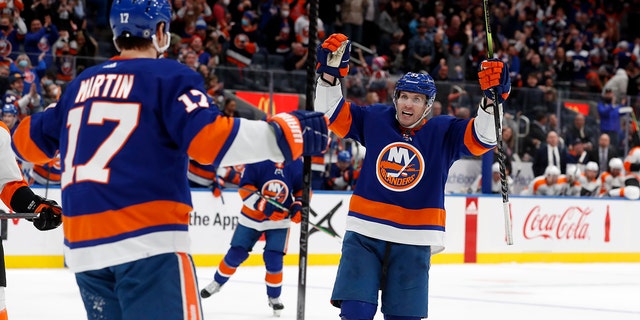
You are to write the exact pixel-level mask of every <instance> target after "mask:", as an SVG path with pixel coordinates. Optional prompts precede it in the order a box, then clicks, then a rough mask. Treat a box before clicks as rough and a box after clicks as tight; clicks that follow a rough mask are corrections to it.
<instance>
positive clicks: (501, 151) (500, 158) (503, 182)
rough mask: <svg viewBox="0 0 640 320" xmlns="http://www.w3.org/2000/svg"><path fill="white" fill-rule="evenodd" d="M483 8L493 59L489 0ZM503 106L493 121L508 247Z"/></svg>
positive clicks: (510, 237) (510, 238) (509, 229)
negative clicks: (502, 130) (501, 116)
mask: <svg viewBox="0 0 640 320" xmlns="http://www.w3.org/2000/svg"><path fill="white" fill-rule="evenodd" d="M482 8H483V9H484V22H485V29H486V37H487V59H489V58H492V57H493V39H492V37H491V23H490V20H489V0H483V1H482ZM491 93H492V94H493V97H494V98H497V96H496V92H495V90H494V89H491ZM501 108H502V104H498V108H494V111H493V119H494V124H495V128H496V141H497V145H496V147H497V148H498V166H499V167H500V184H501V185H502V209H503V211H504V229H505V235H506V239H507V245H512V244H513V230H512V228H513V227H512V225H511V208H510V206H509V186H508V185H507V173H506V169H505V165H504V161H505V154H506V153H505V151H504V146H503V144H502V132H501V127H502V126H501V125H500V122H501V120H500V112H499V109H501Z"/></svg>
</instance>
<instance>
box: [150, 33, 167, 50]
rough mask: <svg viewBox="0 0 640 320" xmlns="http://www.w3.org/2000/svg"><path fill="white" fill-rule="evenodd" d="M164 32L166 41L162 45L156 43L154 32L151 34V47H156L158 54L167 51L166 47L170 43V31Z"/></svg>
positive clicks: (156, 38)
mask: <svg viewBox="0 0 640 320" xmlns="http://www.w3.org/2000/svg"><path fill="white" fill-rule="evenodd" d="M164 34H165V35H167V43H165V45H164V46H162V47H160V45H158V37H156V35H155V34H154V35H152V36H151V42H153V47H154V48H156V50H158V53H159V54H162V53H164V52H165V51H167V49H168V48H169V46H170V45H171V33H169V32H165V33H164Z"/></svg>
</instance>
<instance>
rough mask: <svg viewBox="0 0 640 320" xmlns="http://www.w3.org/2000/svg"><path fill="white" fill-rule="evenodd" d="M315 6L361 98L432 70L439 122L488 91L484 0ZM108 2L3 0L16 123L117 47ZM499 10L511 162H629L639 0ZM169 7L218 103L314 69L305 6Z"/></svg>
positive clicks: (265, 2)
mask: <svg viewBox="0 0 640 320" xmlns="http://www.w3.org/2000/svg"><path fill="white" fill-rule="evenodd" d="M317 2H318V20H317V27H316V29H317V38H318V41H322V39H324V38H325V37H326V36H328V35H330V34H332V33H334V32H342V33H344V34H346V35H347V36H349V37H350V39H351V40H352V41H353V42H354V45H353V49H352V51H353V54H352V59H351V60H352V64H351V69H350V75H349V76H348V77H347V78H345V80H344V86H345V88H346V91H347V95H346V96H347V97H348V98H349V99H352V100H353V101H354V102H356V103H359V104H363V105H367V104H373V103H378V102H383V103H384V102H390V101H391V98H392V92H393V85H394V83H395V81H394V77H396V78H397V77H398V76H399V75H401V74H403V73H404V72H408V71H413V72H428V73H429V74H431V75H432V76H433V78H434V79H435V80H436V84H437V85H438V96H437V97H436V102H435V103H434V116H435V115H438V114H450V115H454V116H457V117H471V116H473V113H474V109H475V104H476V103H477V100H478V99H479V97H480V91H479V90H477V88H476V89H474V88H473V87H472V86H470V85H469V83H473V82H475V78H476V77H477V76H476V70H477V68H478V65H477V64H478V62H479V61H481V60H482V59H484V57H485V55H486V38H485V20H484V12H483V8H482V2H481V1H477V0H466V1H441V0H438V1H434V0H320V1H317ZM110 3H111V1H106V2H104V1H97V0H6V1H0V14H1V16H0V91H1V92H0V93H1V94H2V95H3V100H4V101H3V104H12V105H14V106H16V109H17V119H18V120H19V119H20V118H22V117H24V116H26V115H28V114H31V113H34V112H38V111H41V110H43V109H44V108H45V107H46V106H47V105H49V104H51V103H54V102H56V101H57V98H58V97H59V95H60V93H61V92H62V91H63V90H64V86H65V84H66V83H67V82H68V81H69V80H71V79H72V78H73V77H74V76H75V75H77V74H78V73H80V72H82V70H84V69H85V68H87V67H90V66H91V65H94V64H96V63H98V62H99V61H100V60H105V59H108V58H109V57H110V56H111V55H113V54H115V52H116V51H115V50H114V48H113V45H112V44H111V43H110V38H108V36H105V35H108V34H109V33H110V32H108V31H109V30H108V26H107V23H106V17H107V16H108V15H107V11H108V7H109V5H110ZM490 5H491V7H490V16H491V17H492V21H491V26H492V30H493V39H494V42H495V43H494V48H495V49H494V51H495V53H494V56H495V57H497V58H500V59H502V60H503V61H505V62H506V63H507V64H508V65H509V67H510V72H511V78H512V81H513V84H512V86H513V92H512V98H511V99H509V100H508V101H507V102H506V104H505V106H504V107H505V110H506V112H507V113H506V115H505V123H504V126H503V140H504V141H505V146H506V151H507V156H508V157H507V162H508V163H507V165H508V167H509V169H510V163H511V162H513V161H529V162H532V163H533V167H534V171H535V173H536V175H542V174H543V172H544V171H545V170H546V168H547V164H548V163H549V161H550V160H551V161H552V159H553V156H557V157H558V158H559V159H560V160H559V161H560V162H559V164H558V169H559V170H560V172H561V174H567V171H566V164H571V163H580V164H583V165H586V164H587V163H588V162H589V161H593V162H595V163H596V164H598V165H599V170H600V171H601V172H604V171H606V170H607V165H608V161H609V160H610V159H611V158H620V159H623V158H624V157H625V156H626V154H624V153H625V151H626V150H630V149H632V148H633V147H635V146H638V145H640V135H639V134H638V130H637V122H636V121H635V120H631V119H632V118H633V116H635V112H634V110H635V109H637V107H638V105H637V104H638V99H637V97H638V93H639V90H638V89H639V88H638V87H639V84H640V80H639V75H640V33H638V32H637V30H640V19H638V18H639V17H640V6H639V5H638V1H637V0H635V1H623V0H607V1H603V0H591V1H583V0H573V1H560V0H506V1H501V0H497V1H491V4H490ZM172 10H173V15H172V19H173V20H172V23H171V29H170V31H171V33H172V39H171V46H170V48H169V50H168V51H167V52H166V53H165V58H168V59H177V60H179V61H180V62H182V63H184V64H185V65H187V66H189V67H191V68H192V69H193V70H195V71H197V72H199V73H200V74H201V75H202V76H203V78H204V79H205V86H206V88H207V90H208V91H207V93H208V94H209V95H210V96H211V97H212V98H214V101H215V102H216V103H217V104H218V105H219V106H220V108H221V109H222V108H223V107H224V106H225V105H226V102H225V98H224V92H225V91H224V90H225V89H227V90H228V89H238V90H243V89H248V90H260V91H268V90H270V88H269V86H268V83H266V82H260V81H256V79H257V78H258V76H257V73H255V71H256V70H263V69H268V70H276V71H278V72H287V73H288V75H290V76H293V75H296V74H297V75H301V74H302V75H304V72H305V68H306V60H307V48H308V47H309V45H315V44H310V43H309V26H310V21H309V6H308V3H307V1H305V0H173V1H172ZM276 78H278V79H279V80H280V81H285V80H286V79H287V78H288V77H287V76H284V77H276ZM279 84H281V83H280V82H279ZM304 85H305V81H289V83H286V84H282V85H278V86H276V87H275V89H276V90H280V91H283V92H297V93H303V92H304V90H303V88H304ZM562 92H568V93H570V94H571V95H576V94H580V93H583V94H584V95H583V97H585V98H586V99H591V100H592V102H593V103H594V104H597V111H596V112H593V113H588V112H584V110H581V112H569V113H560V112H559V111H558V110H559V107H558V104H557V101H558V99H559V96H560V95H561V93H562ZM593 97H597V99H593ZM594 100H597V101H594ZM624 106H631V107H632V108H631V112H629V109H628V108H624ZM228 108H233V106H230V107H228ZM230 114H231V115H233V114H234V112H233V111H230ZM235 114H237V112H235ZM560 115H562V117H561V118H562V122H560V120H559V119H558V116H560ZM9 117H10V115H9ZM521 117H526V118H527V119H529V120H530V124H529V126H528V129H529V130H528V131H529V133H528V135H526V137H521V136H519V134H518V133H519V132H520V131H521V124H520V122H519V119H521ZM3 118H4V113H3ZM605 145H606V146H605ZM602 148H606V150H607V153H608V154H607V159H606V160H605V159H603V158H602V157H601V156H600V153H599V152H600V151H599V150H602ZM549 150H553V151H552V152H550V151H549ZM556 150H557V151H556ZM340 151H344V150H341V149H339V148H336V149H335V152H334V153H335V154H334V155H333V157H330V158H332V159H334V160H330V163H327V164H326V165H325V169H326V172H327V173H328V172H329V171H328V170H329V167H330V165H331V164H332V163H334V162H337V161H336V160H335V159H338V158H339V157H338V154H339V153H340ZM351 156H352V159H353V161H352V162H353V163H352V165H355V166H356V167H357V163H355V162H356V160H357V159H356V157H355V155H354V154H351ZM327 173H325V175H327ZM329 184H330V183H329ZM351 184H353V182H350V186H349V187H352V186H351ZM323 185H325V186H326V185H327V184H326V183H325V182H323ZM335 185H336V184H333V186H335Z"/></svg>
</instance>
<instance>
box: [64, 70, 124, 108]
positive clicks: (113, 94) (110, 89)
mask: <svg viewBox="0 0 640 320" xmlns="http://www.w3.org/2000/svg"><path fill="white" fill-rule="evenodd" d="M134 78H135V76H134V75H133V74H117V73H116V74H98V75H95V76H93V77H91V78H88V79H86V80H83V81H82V82H81V83H80V89H78V94H77V95H76V99H75V103H83V102H84V101H86V100H87V99H90V98H95V97H102V98H115V99H127V98H128V97H129V94H130V93H131V89H132V88H133V81H134Z"/></svg>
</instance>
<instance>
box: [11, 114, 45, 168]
mask: <svg viewBox="0 0 640 320" xmlns="http://www.w3.org/2000/svg"><path fill="white" fill-rule="evenodd" d="M30 131H31V117H26V118H24V119H22V121H20V124H19V125H18V128H16V131H15V132H14V133H13V137H14V139H13V144H14V145H15V147H16V150H17V151H18V153H19V155H20V157H21V158H23V159H24V160H26V161H28V162H33V163H34V164H45V163H47V162H49V161H51V160H53V159H52V158H49V157H48V156H47V155H46V154H45V153H44V152H43V151H42V150H41V149H40V148H39V147H38V146H37V145H36V144H35V143H34V142H33V140H31V135H30Z"/></svg>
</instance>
